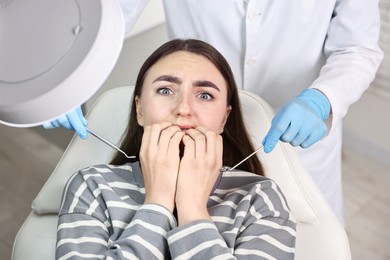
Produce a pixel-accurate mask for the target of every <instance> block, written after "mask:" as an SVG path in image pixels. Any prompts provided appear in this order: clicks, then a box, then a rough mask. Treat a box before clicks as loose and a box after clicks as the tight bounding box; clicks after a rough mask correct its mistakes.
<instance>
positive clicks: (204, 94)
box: [199, 92, 214, 100]
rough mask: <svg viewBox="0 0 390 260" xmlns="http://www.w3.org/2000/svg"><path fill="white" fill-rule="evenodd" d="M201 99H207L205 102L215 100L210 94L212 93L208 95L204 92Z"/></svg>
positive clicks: (200, 95)
mask: <svg viewBox="0 0 390 260" xmlns="http://www.w3.org/2000/svg"><path fill="white" fill-rule="evenodd" d="M199 97H200V98H201V99H205V100H211V99H213V98H214V97H213V96H212V95H211V94H210V93H207V92H202V93H200V94H199Z"/></svg>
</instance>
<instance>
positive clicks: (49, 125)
mask: <svg viewBox="0 0 390 260" xmlns="http://www.w3.org/2000/svg"><path fill="white" fill-rule="evenodd" d="M53 123H54V121H52V122H45V123H44V124H43V125H42V126H43V128H45V129H53V128H56V127H57V126H55V125H54V124H53ZM57 124H58V123H57Z"/></svg>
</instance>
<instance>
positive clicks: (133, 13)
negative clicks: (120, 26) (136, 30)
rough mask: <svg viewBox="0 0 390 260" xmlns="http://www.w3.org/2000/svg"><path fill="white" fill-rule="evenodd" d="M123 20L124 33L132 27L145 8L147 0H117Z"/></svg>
mask: <svg viewBox="0 0 390 260" xmlns="http://www.w3.org/2000/svg"><path fill="white" fill-rule="evenodd" d="M117 1H118V3H119V5H120V7H121V9H122V13H123V17H124V20H125V30H126V34H127V33H129V32H130V31H131V29H133V27H134V25H135V22H136V21H137V19H138V18H139V16H140V15H141V13H142V11H143V10H144V9H145V7H146V5H147V4H148V2H149V0H117Z"/></svg>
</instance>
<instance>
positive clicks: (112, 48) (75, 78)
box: [0, 0, 124, 127]
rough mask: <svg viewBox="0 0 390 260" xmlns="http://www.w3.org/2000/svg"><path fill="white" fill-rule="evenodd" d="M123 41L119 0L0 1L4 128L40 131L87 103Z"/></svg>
mask: <svg viewBox="0 0 390 260" xmlns="http://www.w3.org/2000/svg"><path fill="white" fill-rule="evenodd" d="M123 39H124V21H123V15H122V12H121V9H120V6H119V4H118V3H117V1H115V0H0V123H2V124H5V125H9V126H14V127H31V126H37V125H41V124H42V123H44V122H46V121H49V120H52V119H55V118H57V117H59V116H61V115H63V114H66V113H67V112H69V111H71V110H73V109H74V108H76V107H77V106H80V105H81V104H83V103H84V102H85V101H86V100H88V99H89V98H90V97H91V96H92V95H93V94H94V93H95V92H96V90H98V89H99V88H100V87H101V85H102V84H103V83H104V81H105V80H106V79H107V77H108V76H109V74H110V73H111V71H112V69H113V68H114V66H115V64H116V61H117V59H118V57H119V54H120V51H121V49H122V45H123Z"/></svg>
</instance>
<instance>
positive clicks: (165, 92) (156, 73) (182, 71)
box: [135, 51, 231, 134]
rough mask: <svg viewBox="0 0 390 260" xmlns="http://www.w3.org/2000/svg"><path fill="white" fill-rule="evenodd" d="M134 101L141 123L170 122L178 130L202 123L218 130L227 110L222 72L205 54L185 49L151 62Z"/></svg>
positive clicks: (225, 86)
mask: <svg viewBox="0 0 390 260" xmlns="http://www.w3.org/2000/svg"><path fill="white" fill-rule="evenodd" d="M135 101H136V107H137V120H138V123H139V124H140V125H141V126H147V125H151V124H154V123H160V122H170V123H172V124H174V125H177V126H179V127H180V128H181V129H182V130H187V129H189V128H195V127H197V126H204V127H206V128H208V129H210V130H212V131H214V132H216V133H219V134H220V133H222V132H223V128H224V125H225V123H226V120H227V117H228V115H229V113H230V110H231V107H230V106H229V105H228V104H227V85H226V82H225V79H224V78H223V76H222V74H221V73H220V72H219V71H218V69H217V68H216V67H215V66H214V65H213V64H212V63H211V62H210V61H209V60H208V59H207V58H205V57H203V56H201V55H197V54H193V53H189V52H185V51H177V52H174V53H171V54H169V55H167V56H166V57H164V58H162V59H161V60H159V61H158V62H157V63H155V64H154V65H153V66H152V67H151V68H150V69H149V71H148V73H147V75H146V77H145V81H144V84H143V89H142V95H141V96H140V97H136V98H135Z"/></svg>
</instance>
